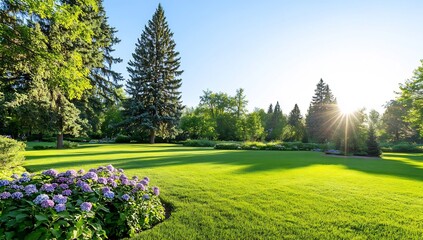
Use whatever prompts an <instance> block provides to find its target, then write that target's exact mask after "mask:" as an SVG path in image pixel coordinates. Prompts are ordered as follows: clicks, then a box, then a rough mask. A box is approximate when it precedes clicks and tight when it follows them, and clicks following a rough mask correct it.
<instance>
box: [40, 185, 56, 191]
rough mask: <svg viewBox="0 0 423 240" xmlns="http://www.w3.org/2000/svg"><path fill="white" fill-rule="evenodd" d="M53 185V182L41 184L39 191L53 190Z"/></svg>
mask: <svg viewBox="0 0 423 240" xmlns="http://www.w3.org/2000/svg"><path fill="white" fill-rule="evenodd" d="M54 189H55V187H54V185H53V184H49V183H46V184H44V185H43V186H41V191H45V192H54Z"/></svg>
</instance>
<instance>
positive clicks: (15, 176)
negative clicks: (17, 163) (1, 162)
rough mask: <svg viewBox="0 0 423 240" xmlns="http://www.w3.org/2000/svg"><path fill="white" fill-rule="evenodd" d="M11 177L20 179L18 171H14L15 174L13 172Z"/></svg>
mask: <svg viewBox="0 0 423 240" xmlns="http://www.w3.org/2000/svg"><path fill="white" fill-rule="evenodd" d="M10 177H11V178H13V179H18V178H19V175H18V174H16V173H14V174H12V176H10Z"/></svg>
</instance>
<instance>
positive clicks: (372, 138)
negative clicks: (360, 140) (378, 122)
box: [366, 123, 382, 157]
mask: <svg viewBox="0 0 423 240" xmlns="http://www.w3.org/2000/svg"><path fill="white" fill-rule="evenodd" d="M366 144H367V155H369V156H373V157H379V156H380V155H381V154H382V152H381V151H380V147H379V143H378V142H377V139H376V133H375V128H374V126H373V123H371V124H370V126H369V134H368V138H367V141H366Z"/></svg>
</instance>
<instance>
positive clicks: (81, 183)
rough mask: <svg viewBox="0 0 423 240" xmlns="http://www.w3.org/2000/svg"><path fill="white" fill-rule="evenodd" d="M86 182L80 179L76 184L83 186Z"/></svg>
mask: <svg viewBox="0 0 423 240" xmlns="http://www.w3.org/2000/svg"><path fill="white" fill-rule="evenodd" d="M84 184H85V182H84V181H82V180H78V182H76V186H78V187H82V186H83V185H84Z"/></svg>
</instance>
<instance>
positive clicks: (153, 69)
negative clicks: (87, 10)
mask: <svg viewBox="0 0 423 240" xmlns="http://www.w3.org/2000/svg"><path fill="white" fill-rule="evenodd" d="M175 46H176V44H175V41H174V40H173V33H172V32H171V30H170V28H169V26H168V23H167V20H166V17H165V15H164V10H163V8H162V6H161V5H160V4H159V6H158V8H157V10H156V12H155V13H154V15H153V17H152V19H151V20H150V21H148V24H147V25H146V26H145V29H144V31H143V32H142V34H141V37H140V38H139V39H138V42H137V43H136V46H135V52H134V53H133V54H132V57H133V60H130V61H129V63H128V65H129V66H128V68H127V69H128V72H129V76H130V79H129V81H128V84H127V92H128V94H129V95H130V97H129V99H128V101H127V103H126V111H125V114H126V116H127V120H126V122H125V123H126V124H127V126H128V127H130V129H131V130H132V131H136V132H142V131H147V132H149V139H150V143H154V142H155V137H156V135H157V136H160V137H163V138H168V137H174V136H175V134H176V133H177V129H176V127H177V126H178V123H179V119H180V117H181V114H182V109H183V106H182V102H181V92H179V88H180V87H181V84H182V80H181V79H180V78H179V76H180V75H181V74H182V72H183V71H181V70H179V67H180V57H179V52H177V51H176V50H175Z"/></svg>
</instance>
